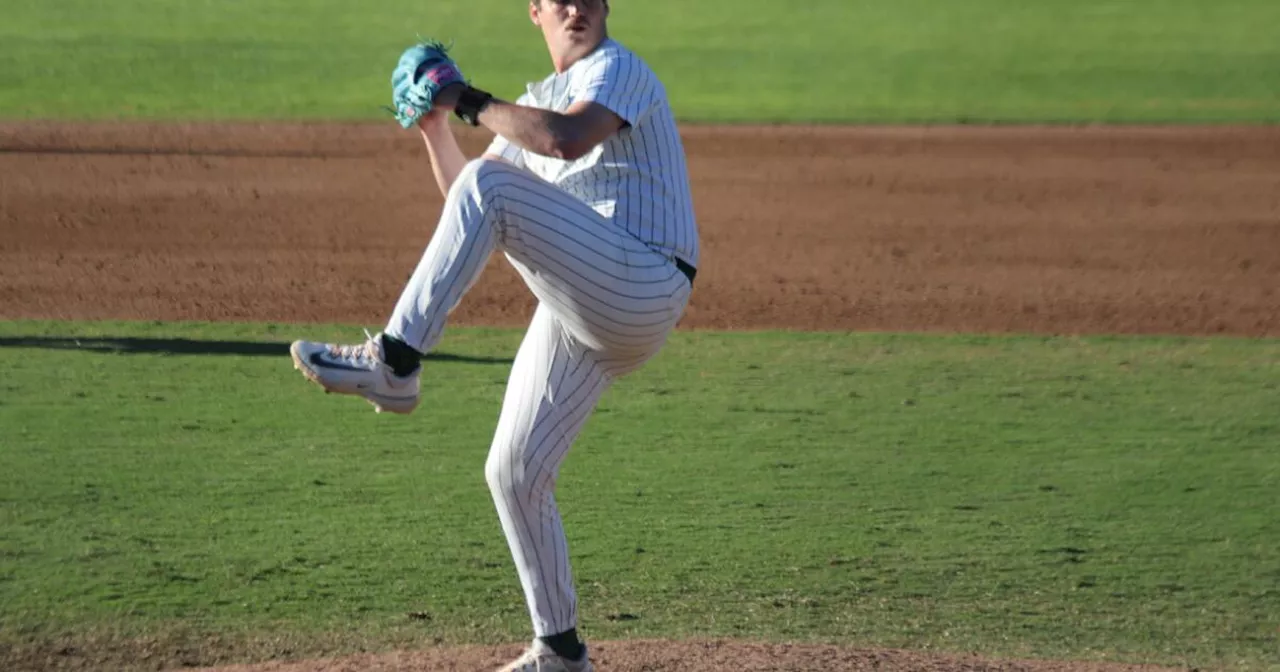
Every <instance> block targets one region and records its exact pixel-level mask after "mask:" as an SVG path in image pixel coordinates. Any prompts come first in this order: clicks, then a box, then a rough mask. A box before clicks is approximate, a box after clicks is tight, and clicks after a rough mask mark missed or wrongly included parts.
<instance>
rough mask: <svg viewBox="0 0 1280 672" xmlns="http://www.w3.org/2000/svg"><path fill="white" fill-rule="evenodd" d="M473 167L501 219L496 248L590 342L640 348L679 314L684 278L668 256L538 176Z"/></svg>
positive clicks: (503, 167)
mask: <svg viewBox="0 0 1280 672" xmlns="http://www.w3.org/2000/svg"><path fill="white" fill-rule="evenodd" d="M493 164H494V165H491V166H485V167H484V168H483V169H481V170H480V171H478V174H477V183H478V186H479V187H480V190H481V193H482V194H483V198H485V199H486V201H488V202H490V207H493V208H496V209H497V210H498V211H499V215H500V217H501V218H502V222H503V224H502V236H501V238H500V242H499V244H500V246H501V248H502V249H503V251H504V252H505V253H506V254H507V256H508V257H509V258H510V259H511V260H512V262H513V264H514V265H515V266H516V269H517V270H518V271H520V274H521V275H522V276H523V277H524V279H525V281H526V283H527V284H528V285H529V287H530V289H531V290H532V291H533V292H534V294H535V295H536V296H537V297H538V299H539V300H541V301H542V302H544V303H545V304H547V305H548V307H549V308H550V309H551V310H553V311H555V312H556V313H557V314H558V315H559V316H560V317H561V318H563V319H564V321H565V323H566V325H567V326H568V327H569V328H571V329H573V330H574V331H575V333H577V334H578V335H579V336H580V337H581V338H583V339H584V340H585V341H587V342H588V343H589V344H590V345H592V346H593V347H596V348H604V347H607V346H614V347H618V348H622V349H630V348H635V347H645V346H646V345H647V344H649V343H652V342H653V341H654V340H661V339H662V338H663V337H664V335H665V333H666V332H667V331H668V330H669V329H670V328H671V327H672V326H673V325H674V322H675V321H676V320H678V319H679V313H680V309H682V308H683V302H682V301H681V300H680V296H679V295H680V293H681V290H682V289H683V285H684V284H685V283H686V281H685V280H684V278H683V276H682V275H680V273H679V271H678V270H677V269H676V268H675V267H674V265H673V264H672V262H671V261H670V260H669V259H667V258H666V257H664V256H662V255H661V254H659V253H657V252H655V251H653V250H652V249H650V248H649V247H648V246H647V245H645V244H644V243H642V242H641V241H640V240H639V239H637V238H636V237H635V236H633V235H631V234H630V233H628V232H627V231H626V230H625V229H623V228H622V227H621V226H618V225H617V224H615V223H613V222H612V221H610V220H608V219H605V218H604V217H602V216H601V215H600V214H599V213H597V212H596V211H595V210H592V209H591V208H590V207H588V206H587V205H586V204H585V203H583V202H581V201H579V200H578V199H577V198H575V197H574V196H572V195H570V194H568V193H567V192H565V191H563V190H562V189H560V188H558V187H556V186H555V185H553V184H550V183H548V182H546V181H544V180H542V179H540V178H538V177H537V176H536V175H533V174H531V173H529V172H527V171H523V170H520V169H517V168H514V167H512V166H509V165H506V164H501V163H499V162H493Z"/></svg>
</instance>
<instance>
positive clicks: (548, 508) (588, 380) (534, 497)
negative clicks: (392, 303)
mask: <svg viewBox="0 0 1280 672" xmlns="http://www.w3.org/2000/svg"><path fill="white" fill-rule="evenodd" d="M577 101H593V102H596V103H599V104H601V105H604V106H605V107H607V108H609V109H610V110H612V111H613V112H614V113H615V114H617V115H618V116H619V117H621V118H622V119H623V120H624V121H625V122H626V124H625V125H624V126H623V128H622V129H621V130H620V131H619V132H617V133H615V134H614V135H612V136H611V137H609V138H608V139H607V140H606V141H604V142H603V143H602V144H600V145H599V146H597V147H595V148H594V149H593V150H591V151H590V152H588V153H587V154H586V155H585V156H583V157H581V158H580V159H578V160H575V161H561V160H558V159H554V158H549V157H545V156H540V155H537V154H534V153H531V152H529V151H527V150H523V149H521V148H520V147H518V146H516V145H515V144H514V143H512V142H509V141H508V140H507V139H505V138H502V137H497V138H495V140H494V142H493V144H492V145H491V146H490V148H489V151H488V152H487V154H488V155H490V156H498V157H501V158H502V159H504V160H502V161H499V160H495V159H493V158H484V159H479V160H476V161H472V162H471V163H469V164H467V166H466V168H465V169H464V170H463V171H462V173H461V174H460V175H459V176H458V178H457V180H456V181H455V182H454V184H453V185H452V187H451V188H450V190H449V194H448V197H447V199H446V202H445V207H444V212H443V215H442V217H441V220H440V223H439V225H438V228H437V231H436V233H435V235H434V236H433V237H432V240H431V243H430V244H429V245H428V247H427V250H426V253H425V254H424V255H423V258H422V261H421V262H420V264H419V265H418V267H417V269H416V270H415V272H414V274H413V277H412V279H411V280H410V281H409V284H408V286H407V287H406V289H405V291H404V293H403V295H402V296H401V298H400V301H399V303H398V304H397V306H396V310H395V312H394V314H393V316H392V318H391V320H390V322H389V323H388V325H387V328H386V333H387V334H389V335H391V336H394V337H397V338H399V339H401V340H403V341H405V342H406V343H408V344H410V345H411V346H413V347H414V348H416V349H418V350H419V351H420V352H427V351H429V350H431V349H432V348H433V347H434V346H435V344H436V343H437V341H438V340H439V339H440V337H441V334H442V331H443V328H444V323H445V319H446V317H447V315H448V313H449V312H450V311H451V310H452V309H453V307H454V306H456V305H457V303H458V301H459V300H460V299H461V298H462V295H463V294H464V293H465V292H466V290H467V289H468V288H470V286H471V285H472V284H473V283H474V282H475V280H476V279H477V277H478V276H479V275H480V272H481V271H482V269H483V268H484V265H485V263H486V261H487V260H488V258H489V256H490V254H491V253H492V251H493V250H495V249H499V250H502V251H503V252H504V253H505V255H506V257H507V259H508V260H510V262H511V264H512V266H514V267H515V269H516V271H517V272H519V274H520V275H521V276H522V277H523V279H524V281H525V282H526V284H527V285H528V286H529V288H530V290H531V291H532V292H533V294H534V295H535V296H536V297H537V299H538V307H537V309H536V311H535V313H534V317H533V321H532V323H531V324H530V325H529V330H528V333H527V334H526V335H525V338H524V342H523V343H522V344H521V346H520V349H519V352H518V353H517V355H516V359H515V364H514V365H513V367H512V370H511V375H510V379H509V382H508V386H507V391H506V396H505V398H504V400H503V405H502V412H501V416H500V418H499V420H498V426H497V430H496V432H495V436H494V440H493V444H492V446H491V448H490V452H489V458H488V461H487V463H486V465H485V476H486V479H487V481H488V483H489V487H490V490H491V492H492V494H493V498H494V501H495V503H496V505H497V509H498V515H499V518H500V520H501V522H502V528H503V530H504V532H505V533H506V536H507V541H508V543H509V545H510V547H511V553H512V556H513V558H514V560H515V564H516V567H517V570H518V572H519V575H520V581H521V584H522V586H523V588H524V592H525V597H526V600H527V602H528V606H529V611H530V614H531V616H532V618H533V625H534V631H535V634H536V635H537V636H539V637H542V636H548V635H552V634H555V633H560V632H564V631H567V630H570V629H571V628H574V627H576V624H577V603H576V597H575V594H574V589H573V584H572V578H571V574H570V567H569V558H568V549H567V547H566V544H565V536H564V529H563V527H562V525H561V521H560V514H559V511H558V509H557V507H556V502H555V496H554V491H555V484H556V478H557V475H558V472H559V468H560V464H561V462H562V461H563V459H564V457H565V454H566V453H567V452H568V450H569V448H570V446H571V444H572V443H573V440H574V438H575V437H576V436H577V435H578V433H579V431H580V430H581V429H582V427H583V425H584V424H585V423H586V420H587V417H588V416H589V415H590V414H591V411H592V409H594V408H595V405H596V403H597V401H598V400H599V399H600V395H601V394H603V393H604V391H605V389H606V388H607V387H608V386H609V384H610V383H611V382H612V381H613V380H614V379H615V378H617V377H618V376H621V375H623V374H626V373H628V372H631V371H633V370H635V369H636V368H638V367H639V366H641V365H642V364H643V363H644V362H645V361H646V360H648V359H649V358H650V357H652V356H653V355H654V354H656V353H657V352H658V350H659V349H660V348H661V347H662V345H663V343H664V342H665V340H666V338H667V335H668V333H669V332H670V331H671V329H672V328H673V327H674V326H675V325H676V322H677V321H678V320H679V319H680V316H681V314H682V313H683V311H684V308H685V304H686V303H687V301H688V298H689V294H690V292H691V290H692V282H691V279H690V278H688V277H686V273H685V272H682V270H681V268H680V267H679V266H678V265H677V262H676V260H677V259H679V260H680V262H681V265H685V266H686V267H692V266H696V265H697V264H698V231H697V225H696V223H695V221H694V212H693V205H692V201H691V198H690V193H689V180H688V174H687V169H686V166H685V158H684V149H683V147H682V145H681V141H680V136H679V134H678V132H677V128H676V124H675V120H674V118H673V116H672V113H671V109H670V107H669V105H668V103H667V99H666V93H665V90H664V88H663V86H662V84H661V82H659V81H658V79H657V77H656V76H655V75H654V73H653V72H652V71H651V70H650V69H649V68H648V66H647V65H645V64H644V62H643V61H641V60H640V58H638V57H637V56H636V55H635V54H633V53H632V52H630V51H629V50H627V49H626V48H624V47H623V46H622V45H620V44H618V43H617V42H615V41H613V40H611V39H605V41H604V42H602V43H601V45H600V46H599V47H598V48H597V49H596V50H595V51H593V52H592V53H591V54H589V55H588V56H586V57H584V58H582V59H581V60H579V61H578V62H576V63H574V64H573V65H572V66H570V67H569V69H567V70H566V71H565V72H563V73H559V74H554V75H552V76H550V77H548V78H546V79H545V80H543V81H542V82H538V83H535V84H530V85H529V87H528V92H527V93H526V94H524V95H523V96H521V98H520V99H519V100H518V101H517V102H519V103H520V104H523V105H528V106H533V107H540V108H544V109H550V110H555V111H559V112H563V111H565V110H566V109H567V108H568V107H569V106H570V105H571V104H573V103H574V102H577Z"/></svg>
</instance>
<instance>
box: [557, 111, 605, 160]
mask: <svg viewBox="0 0 1280 672" xmlns="http://www.w3.org/2000/svg"><path fill="white" fill-rule="evenodd" d="M550 130H551V134H550V135H551V137H550V143H549V147H548V152H547V155H548V156H551V157H554V158H557V159H560V160H561V161H577V160H578V159H581V158H582V157H584V156H586V155H587V154H589V153H590V152H591V150H592V149H594V148H595V146H596V145H598V144H600V143H599V142H597V141H595V140H594V139H592V138H591V137H590V134H589V133H588V132H587V129H585V128H583V125H582V124H581V123H580V122H579V121H578V120H576V119H572V118H569V117H560V118H558V119H556V121H555V123H554V124H553V126H552V128H551V129H550Z"/></svg>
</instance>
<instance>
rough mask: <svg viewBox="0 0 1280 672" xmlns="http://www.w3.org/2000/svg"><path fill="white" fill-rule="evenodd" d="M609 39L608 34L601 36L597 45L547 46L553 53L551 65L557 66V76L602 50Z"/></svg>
mask: <svg viewBox="0 0 1280 672" xmlns="http://www.w3.org/2000/svg"><path fill="white" fill-rule="evenodd" d="M607 39H609V35H608V33H606V34H604V35H602V36H600V40H599V41H598V42H596V43H595V44H591V45H587V44H581V43H580V44H560V45H556V46H551V45H548V46H547V50H548V51H549V52H551V64H552V65H553V66H555V69H556V74H557V75H558V74H561V73H563V72H564V71H565V70H568V69H569V68H572V67H573V64H574V63H577V62H578V61H581V60H582V59H584V58H586V57H587V56H590V55H591V53H592V52H594V51H595V50H596V49H599V48H600V45H602V44H604V42H605V40H607Z"/></svg>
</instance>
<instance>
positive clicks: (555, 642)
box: [538, 628, 586, 660]
mask: <svg viewBox="0 0 1280 672" xmlns="http://www.w3.org/2000/svg"><path fill="white" fill-rule="evenodd" d="M538 639H540V640H542V643H543V644H546V645H547V646H549V647H551V650H552V651H555V652H556V655H557V656H560V657H561V658H568V659H569V660H582V653H583V649H585V648H586V647H584V646H582V642H581V641H579V640H578V629H577V628H573V629H572V630H568V631H566V632H562V633H560V634H558V635H551V636H550V637H539V638H538Z"/></svg>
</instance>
